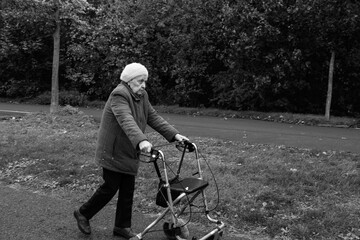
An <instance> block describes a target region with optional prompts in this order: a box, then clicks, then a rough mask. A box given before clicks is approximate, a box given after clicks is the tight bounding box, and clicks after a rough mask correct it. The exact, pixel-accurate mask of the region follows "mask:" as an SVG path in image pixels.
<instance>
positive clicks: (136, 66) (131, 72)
mask: <svg viewBox="0 0 360 240" xmlns="http://www.w3.org/2000/svg"><path fill="white" fill-rule="evenodd" d="M141 75H145V76H146V77H148V75H149V73H148V70H147V69H146V67H145V66H144V65H142V64H140V63H130V64H128V65H126V66H125V68H124V70H123V71H122V73H121V75H120V79H121V80H122V81H124V82H129V81H130V80H132V79H134V78H135V77H137V76H141Z"/></svg>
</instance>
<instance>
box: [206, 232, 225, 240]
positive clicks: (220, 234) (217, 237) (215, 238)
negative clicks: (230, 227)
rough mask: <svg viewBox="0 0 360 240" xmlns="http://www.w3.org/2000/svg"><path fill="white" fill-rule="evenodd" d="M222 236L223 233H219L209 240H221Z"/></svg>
mask: <svg viewBox="0 0 360 240" xmlns="http://www.w3.org/2000/svg"><path fill="white" fill-rule="evenodd" d="M222 235H223V231H221V232H217V233H215V234H214V235H212V236H211V237H209V238H208V240H220V239H221V237H222Z"/></svg>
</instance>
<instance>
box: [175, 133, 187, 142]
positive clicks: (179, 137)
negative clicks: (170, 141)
mask: <svg viewBox="0 0 360 240" xmlns="http://www.w3.org/2000/svg"><path fill="white" fill-rule="evenodd" d="M174 138H175V140H176V141H179V142H181V141H189V139H188V138H187V137H185V136H183V135H181V134H176V135H175V137H174Z"/></svg>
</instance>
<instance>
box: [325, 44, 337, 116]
mask: <svg viewBox="0 0 360 240" xmlns="http://www.w3.org/2000/svg"><path fill="white" fill-rule="evenodd" d="M334 63H335V51H334V50H333V51H331V59H330V64H329V80H328V90H327V96H326V107H325V118H326V120H328V121H329V120H330V107H331V98H332V89H333V77H334Z"/></svg>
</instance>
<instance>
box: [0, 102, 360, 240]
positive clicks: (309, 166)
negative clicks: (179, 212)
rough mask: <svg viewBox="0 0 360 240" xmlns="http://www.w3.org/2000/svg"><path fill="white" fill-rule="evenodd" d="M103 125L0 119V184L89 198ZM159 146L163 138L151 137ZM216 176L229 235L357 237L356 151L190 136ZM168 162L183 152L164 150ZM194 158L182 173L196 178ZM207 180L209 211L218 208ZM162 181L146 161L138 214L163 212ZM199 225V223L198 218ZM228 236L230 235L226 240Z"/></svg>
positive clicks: (45, 117) (83, 120)
mask: <svg viewBox="0 0 360 240" xmlns="http://www.w3.org/2000/svg"><path fill="white" fill-rule="evenodd" d="M97 130H98V123H96V122H94V121H93V119H91V118H90V117H88V116H86V115H83V114H81V113H79V112H78V111H77V110H76V109H74V108H71V107H67V108H63V109H62V110H61V111H60V112H59V113H58V114H56V115H49V114H44V113H39V114H31V115H27V116H25V117H23V118H20V119H18V118H16V119H8V120H3V121H0V147H1V149H0V150H1V155H0V180H1V181H4V182H7V183H9V184H21V185H24V186H27V187H29V188H32V189H34V190H37V191H42V192H44V193H48V194H50V193H51V194H56V195H58V196H60V197H64V198H76V199H78V200H79V201H80V202H81V201H83V200H85V199H87V198H88V197H89V196H90V195H91V194H92V192H93V191H94V190H95V189H96V187H97V186H98V184H99V183H101V182H102V180H101V178H100V169H99V168H98V167H97V166H96V165H95V164H94V162H93V156H94V150H95V144H96V135H97ZM149 138H150V139H151V141H152V142H153V143H154V145H160V144H163V143H165V141H164V140H163V139H162V138H161V137H159V136H158V135H157V134H154V133H152V134H149ZM192 140H193V141H194V142H195V143H196V144H197V145H198V147H199V149H200V152H201V157H202V159H203V160H204V161H205V160H206V161H207V162H208V163H209V166H210V167H211V170H212V172H213V173H214V175H215V176H216V184H217V186H218V189H219V191H220V203H219V204H218V207H217V209H216V210H215V211H214V212H213V214H215V215H218V216H219V217H220V218H222V219H224V220H225V221H226V223H227V224H228V225H230V226H231V227H229V228H228V230H227V231H228V234H243V235H246V236H248V238H249V239H260V238H263V237H264V236H267V237H268V238H275V239H347V240H350V239H359V238H360V226H359V222H360V203H359V198H360V188H359V185H360V173H359V170H360V156H359V155H357V154H351V153H344V152H335V151H317V150H308V149H297V148H289V147H285V146H277V145H265V144H249V143H247V142H241V141H223V140H219V139H213V138H195V139H192ZM163 150H164V152H165V154H166V156H167V158H168V160H169V161H170V162H171V163H174V162H176V160H177V159H178V157H179V151H178V150H176V148H174V147H173V146H167V147H164V149H163ZM191 159H192V158H191V155H190V157H189V158H188V159H187V160H188V161H187V162H189V164H187V165H186V166H184V173H185V174H191V173H192V171H193V170H192V169H193V166H192V165H191V163H190V160H191ZM203 163H204V164H203V165H204V168H205V169H204V170H205V173H206V174H205V175H206V178H207V179H208V180H209V181H210V187H209V188H208V189H207V195H208V198H209V202H210V207H211V208H212V207H215V206H217V191H216V187H215V186H216V184H215V182H214V179H213V177H212V175H211V172H210V169H209V167H208V166H207V165H206V164H205V162H203ZM156 186H157V178H156V173H155V171H154V169H153V166H152V165H148V164H145V163H143V164H141V169H140V173H139V176H138V178H137V190H136V196H135V210H136V211H142V212H145V213H156V212H159V208H158V207H157V206H156V205H155V204H154V198H155V195H156ZM193 220H194V221H199V222H200V223H202V222H201V220H200V219H198V218H196V217H195V216H194V217H193ZM225 239H226V238H225Z"/></svg>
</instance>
